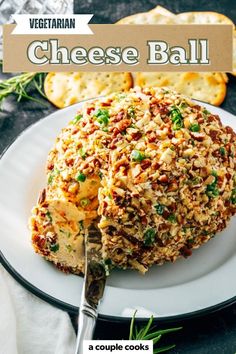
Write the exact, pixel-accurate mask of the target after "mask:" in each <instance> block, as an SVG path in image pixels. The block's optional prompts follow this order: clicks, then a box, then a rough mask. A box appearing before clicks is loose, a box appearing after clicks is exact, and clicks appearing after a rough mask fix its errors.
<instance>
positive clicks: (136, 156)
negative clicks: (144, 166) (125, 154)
mask: <svg viewBox="0 0 236 354" xmlns="http://www.w3.org/2000/svg"><path fill="white" fill-rule="evenodd" d="M131 159H132V160H133V161H137V162H141V161H143V160H144V159H145V155H144V153H143V152H141V151H139V150H133V151H132V153H131Z"/></svg>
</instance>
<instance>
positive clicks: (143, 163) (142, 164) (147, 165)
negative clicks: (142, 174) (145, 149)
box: [140, 159, 152, 170]
mask: <svg viewBox="0 0 236 354" xmlns="http://www.w3.org/2000/svg"><path fill="white" fill-rule="evenodd" d="M151 164H152V163H151V161H150V160H148V159H145V160H143V161H141V163H140V166H141V168H142V169H143V170H146V168H148V167H149V166H150V165H151Z"/></svg>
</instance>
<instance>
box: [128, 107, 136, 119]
mask: <svg viewBox="0 0 236 354" xmlns="http://www.w3.org/2000/svg"><path fill="white" fill-rule="evenodd" d="M127 112H128V115H129V117H130V118H135V109H134V107H133V106H131V107H129V108H128V110H127Z"/></svg>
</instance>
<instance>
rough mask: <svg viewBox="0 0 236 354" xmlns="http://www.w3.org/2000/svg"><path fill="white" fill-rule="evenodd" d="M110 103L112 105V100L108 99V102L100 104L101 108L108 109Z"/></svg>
mask: <svg viewBox="0 0 236 354" xmlns="http://www.w3.org/2000/svg"><path fill="white" fill-rule="evenodd" d="M111 103H112V100H111V99H109V100H107V102H101V106H103V107H108V106H110V105H111Z"/></svg>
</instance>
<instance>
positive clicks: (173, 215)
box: [167, 214, 176, 224]
mask: <svg viewBox="0 0 236 354" xmlns="http://www.w3.org/2000/svg"><path fill="white" fill-rule="evenodd" d="M167 220H168V221H169V222H171V223H172V224H175V223H176V216H175V214H170V215H169V216H168V218H167Z"/></svg>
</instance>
